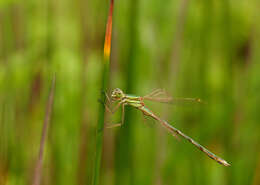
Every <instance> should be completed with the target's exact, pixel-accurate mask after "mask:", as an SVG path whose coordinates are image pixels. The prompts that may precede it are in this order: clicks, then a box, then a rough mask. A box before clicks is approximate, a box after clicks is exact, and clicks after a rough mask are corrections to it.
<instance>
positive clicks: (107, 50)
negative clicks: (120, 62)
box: [104, 0, 114, 59]
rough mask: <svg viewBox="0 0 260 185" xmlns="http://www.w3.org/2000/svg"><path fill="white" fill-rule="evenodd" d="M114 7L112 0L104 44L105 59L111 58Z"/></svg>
mask: <svg viewBox="0 0 260 185" xmlns="http://www.w3.org/2000/svg"><path fill="white" fill-rule="evenodd" d="M113 6H114V0H111V1H110V9H109V15H108V20H107V27H106V36H105V44H104V57H105V59H109V57H110V50H111V37H112V17H113Z"/></svg>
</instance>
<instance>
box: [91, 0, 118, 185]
mask: <svg viewBox="0 0 260 185" xmlns="http://www.w3.org/2000/svg"><path fill="white" fill-rule="evenodd" d="M113 5H114V0H111V1H110V9H109V15H108V20H107V25H106V36H105V43H104V65H103V73H102V78H101V80H102V82H101V83H102V84H101V90H102V92H104V91H105V90H106V89H107V86H108V81H109V64H110V50H111V37H112V16H113ZM100 99H101V100H102V101H103V102H105V95H104V93H101V97H100ZM104 118H105V107H104V105H103V104H100V107H99V119H98V123H97V130H96V154H95V162H94V174H93V183H92V184H93V185H98V184H99V178H100V177H99V176H100V164H101V156H102V148H103V135H104Z"/></svg>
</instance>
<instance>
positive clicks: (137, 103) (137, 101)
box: [105, 88, 230, 166]
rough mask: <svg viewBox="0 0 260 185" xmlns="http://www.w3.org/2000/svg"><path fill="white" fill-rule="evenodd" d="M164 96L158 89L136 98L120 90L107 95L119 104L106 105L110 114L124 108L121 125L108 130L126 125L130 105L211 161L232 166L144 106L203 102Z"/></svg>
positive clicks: (111, 100) (108, 99) (117, 89)
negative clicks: (127, 108)
mask: <svg viewBox="0 0 260 185" xmlns="http://www.w3.org/2000/svg"><path fill="white" fill-rule="evenodd" d="M162 94H164V95H165V91H164V90H162V89H157V90H155V91H153V92H151V93H150V94H148V95H146V96H135V95H129V94H125V93H124V92H123V91H122V90H121V89H119V88H116V89H114V90H113V91H112V93H111V96H110V97H109V96H108V95H107V94H106V98H107V101H108V102H109V103H111V102H117V104H116V106H115V107H114V108H113V109H111V108H110V107H109V106H107V104H105V106H106V109H107V110H108V111H109V112H111V113H114V112H115V111H116V110H117V109H118V108H119V107H120V106H122V121H121V123H119V124H114V125H113V126H110V127H108V128H112V127H117V126H121V125H122V124H123V123H124V114H125V109H124V108H125V106H126V105H129V106H132V107H134V108H136V109H138V110H140V111H141V112H142V113H143V114H144V115H146V116H149V117H151V118H153V119H155V120H157V121H158V122H159V123H161V125H162V126H163V127H165V128H166V129H167V130H168V131H169V132H171V133H172V134H173V135H175V136H176V135H179V136H181V137H183V138H184V139H186V140H187V141H189V142H190V143H191V144H193V145H194V146H196V147H197V148H198V149H199V150H201V151H202V152H204V153H205V154H207V155H208V156H209V157H210V158H211V159H213V160H215V161H217V162H218V163H220V164H222V165H224V166H230V164H229V163H228V162H226V161H225V160H224V159H222V158H220V157H218V156H217V155H215V154H213V153H212V152H210V151H209V150H207V149H206V148H205V147H203V146H201V145H200V144H199V143H197V142H196V141H194V140H193V139H192V138H190V137H189V136H187V135H185V134H184V133H182V132H181V131H180V130H178V129H176V128H175V127H173V126H171V125H170V124H169V123H167V122H166V121H165V120H163V119H161V118H160V117H158V116H157V115H155V114H154V113H153V112H152V111H151V110H150V109H148V108H147V107H146V106H145V104H144V100H150V101H158V102H171V101H174V100H184V101H185V100H187V101H195V102H202V101H201V100H200V99H195V98H180V99H174V98H172V97H169V96H163V97H160V95H162Z"/></svg>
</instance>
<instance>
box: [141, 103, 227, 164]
mask: <svg viewBox="0 0 260 185" xmlns="http://www.w3.org/2000/svg"><path fill="white" fill-rule="evenodd" d="M139 109H140V110H141V111H142V112H143V113H144V114H145V115H147V116H150V117H152V118H154V119H155V120H157V121H159V122H160V123H161V124H162V125H163V126H164V127H165V128H166V129H167V130H168V131H170V132H171V133H172V134H174V135H175V134H178V135H180V136H182V137H183V138H184V139H186V140H188V141H189V142H190V143H192V144H193V145H194V146H196V147H197V148H198V149H199V150H201V151H202V152H204V153H205V154H207V155H208V156H209V157H210V158H211V159H213V160H215V161H217V162H218V163H220V164H222V165H224V166H230V164H229V163H228V162H226V161H225V160H224V159H222V158H220V157H218V156H217V155H215V154H213V153H212V152H210V151H209V150H207V149H206V148H205V147H203V146H201V145H200V144H199V143H197V142H196V141H194V140H193V139H192V138H190V137H189V136H187V135H185V134H184V133H182V132H181V131H180V130H178V129H177V128H174V127H173V126H171V125H170V124H168V123H167V122H166V121H165V120H162V119H161V118H159V117H158V116H156V115H155V114H154V113H153V112H152V111H150V110H149V109H148V108H146V107H145V106H143V107H140V108H139Z"/></svg>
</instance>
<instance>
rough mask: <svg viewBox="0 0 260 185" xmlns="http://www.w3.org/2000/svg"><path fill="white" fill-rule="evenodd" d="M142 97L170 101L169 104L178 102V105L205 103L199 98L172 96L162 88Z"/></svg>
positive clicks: (163, 101)
mask: <svg viewBox="0 0 260 185" xmlns="http://www.w3.org/2000/svg"><path fill="white" fill-rule="evenodd" d="M143 99H144V100H149V101H155V102H160V103H170V104H180V105H186V104H190V103H201V104H206V103H205V102H204V101H202V100H201V99H199V98H173V97H171V96H170V95H168V94H167V92H166V91H165V90H164V89H157V90H155V91H153V92H152V93H150V94H148V95H146V96H143Z"/></svg>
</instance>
